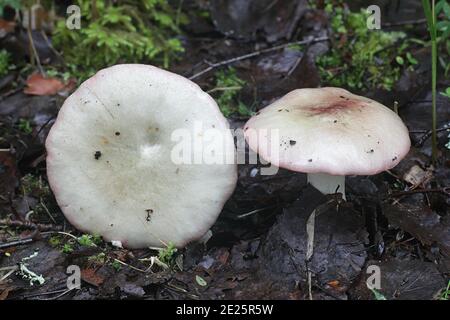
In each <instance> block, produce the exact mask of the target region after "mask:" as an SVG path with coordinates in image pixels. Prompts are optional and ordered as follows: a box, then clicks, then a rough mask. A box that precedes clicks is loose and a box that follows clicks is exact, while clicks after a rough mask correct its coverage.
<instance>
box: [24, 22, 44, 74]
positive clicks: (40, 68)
mask: <svg viewBox="0 0 450 320" xmlns="http://www.w3.org/2000/svg"><path fill="white" fill-rule="evenodd" d="M27 35H28V41H30V46H31V51H32V54H33V56H34V59H35V60H36V64H37V67H38V69H39V73H40V74H41V75H42V76H44V77H45V72H44V69H43V68H42V65H41V59H39V55H38V53H37V50H36V47H35V46H34V41H33V36H32V34H31V27H30V25H29V24H28V28H27Z"/></svg>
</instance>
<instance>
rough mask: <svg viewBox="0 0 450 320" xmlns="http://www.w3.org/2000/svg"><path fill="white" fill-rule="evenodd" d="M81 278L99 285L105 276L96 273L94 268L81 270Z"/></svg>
mask: <svg viewBox="0 0 450 320" xmlns="http://www.w3.org/2000/svg"><path fill="white" fill-rule="evenodd" d="M81 279H82V280H83V281H86V282H87V283H89V284H91V285H93V286H96V287H98V286H100V285H101V284H102V283H103V282H104V281H105V278H103V277H102V276H101V275H99V274H97V273H96V270H95V269H83V270H81Z"/></svg>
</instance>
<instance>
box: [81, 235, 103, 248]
mask: <svg viewBox="0 0 450 320" xmlns="http://www.w3.org/2000/svg"><path fill="white" fill-rule="evenodd" d="M101 243H102V237H101V236H99V235H91V234H83V235H82V236H81V237H79V238H78V244H79V245H81V246H84V247H93V246H96V245H100V244H101Z"/></svg>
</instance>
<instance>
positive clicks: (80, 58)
mask: <svg viewBox="0 0 450 320" xmlns="http://www.w3.org/2000/svg"><path fill="white" fill-rule="evenodd" d="M76 3H77V4H78V5H79V6H80V8H81V16H82V22H81V29H79V30H70V29H68V28H67V27H66V24H65V23H66V22H65V20H61V21H59V22H58V23H57V26H56V30H55V34H54V38H53V39H54V43H55V46H56V48H58V49H59V50H61V51H62V52H63V56H64V59H65V62H66V65H67V67H68V68H69V71H70V72H71V73H72V75H74V76H75V77H76V78H77V79H78V80H80V81H82V80H84V79H86V78H87V77H89V76H91V75H92V74H93V73H95V72H96V71H97V70H99V69H101V68H104V67H106V66H109V65H113V64H117V63H138V62H152V63H154V64H159V65H162V66H164V67H168V66H169V64H170V62H171V61H172V60H173V59H174V58H176V57H177V55H178V54H179V53H181V52H183V47H182V45H181V42H180V40H179V39H177V38H176V37H175V36H176V35H177V34H179V33H180V29H179V26H178V25H179V24H183V23H186V19H187V18H186V16H185V15H183V14H182V13H179V12H178V11H177V10H176V9H174V8H172V7H171V6H170V5H169V4H168V3H167V1H164V0H145V1H140V2H138V4H136V5H133V6H132V5H129V4H128V2H120V4H114V3H112V2H109V3H110V4H106V1H105V2H104V1H97V2H94V1H90V0H78V1H76ZM94 3H96V7H93V4H94Z"/></svg>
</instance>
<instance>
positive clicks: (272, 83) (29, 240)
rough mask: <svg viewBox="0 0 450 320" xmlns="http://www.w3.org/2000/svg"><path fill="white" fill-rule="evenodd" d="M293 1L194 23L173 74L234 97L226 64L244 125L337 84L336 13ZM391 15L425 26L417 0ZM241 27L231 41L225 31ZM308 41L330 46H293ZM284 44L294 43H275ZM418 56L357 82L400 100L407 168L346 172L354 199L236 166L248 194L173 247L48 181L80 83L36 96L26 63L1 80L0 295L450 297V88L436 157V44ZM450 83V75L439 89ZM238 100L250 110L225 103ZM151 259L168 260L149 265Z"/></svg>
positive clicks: (368, 92)
mask: <svg viewBox="0 0 450 320" xmlns="http://www.w3.org/2000/svg"><path fill="white" fill-rule="evenodd" d="M218 3H220V2H218ZM286 3H294V2H293V1H286ZM299 3H302V2H301V1H300V2H299ZM400 3H402V2H401V1H400ZM408 3H409V2H408V1H406V4H405V5H408ZM294 9H295V8H294ZM294 9H292V8H290V11H289V12H287V11H280V12H281V14H285V15H286V16H285V17H284V18H283V19H282V22H278V23H276V24H275V23H273V21H275V20H276V19H275V18H276V17H274V16H273V15H271V14H267V15H252V14H250V13H248V12H245V11H243V12H242V13H240V16H237V17H235V18H234V20H233V19H232V18H229V17H228V16H226V17H223V19H221V16H220V14H219V13H220V12H226V8H221V7H217V8H212V9H211V10H213V12H212V15H213V16H214V17H215V18H216V23H215V24H212V23H206V22H205V21H203V20H201V19H199V20H191V22H190V23H189V24H188V25H187V26H186V27H185V28H184V30H183V46H184V48H185V52H184V53H182V54H179V59H178V60H177V61H176V62H175V63H174V64H173V65H171V67H170V70H171V71H173V72H176V73H179V74H182V75H184V76H186V77H191V78H192V79H193V81H195V82H196V83H198V84H199V85H200V87H202V88H203V89H204V90H205V91H210V92H211V91H212V92H211V94H215V95H216V96H215V98H218V99H227V98H226V97H224V96H223V95H222V92H221V91H220V90H221V89H220V88H219V89H217V88H218V87H220V86H219V85H218V83H219V82H220V81H218V80H217V79H218V77H220V75H219V76H218V74H217V72H219V71H220V70H228V71H227V72H229V73H228V74H225V75H222V80H223V82H225V85H228V86H233V85H236V84H237V85H238V86H242V90H240V91H239V95H237V96H232V97H231V98H230V100H231V103H229V105H227V106H225V107H226V110H225V111H229V114H228V119H229V122H230V125H231V127H232V128H241V127H242V126H243V124H244V123H245V121H246V120H247V119H248V117H249V115H250V114H251V113H252V112H255V111H257V110H258V109H260V108H262V107H263V106H265V105H267V104H269V103H270V102H271V101H273V100H274V99H275V98H278V97H280V96H282V95H283V94H285V93H287V92H289V91H290V90H293V89H295V88H303V87H318V86H325V85H328V84H329V83H328V82H327V81H324V79H323V77H322V76H321V73H320V72H319V68H318V66H317V65H316V63H315V59H316V58H317V56H318V55H325V56H327V55H331V53H330V50H331V49H332V48H333V46H336V45H338V44H336V43H333V41H331V42H330V41H323V40H322V41H320V39H321V38H323V37H328V38H331V37H332V36H331V34H330V27H329V18H328V16H327V15H326V14H325V13H324V12H323V11H320V10H306V9H305V8H303V9H305V10H302V8H297V9H296V10H294ZM384 9H385V8H383V10H384ZM214 10H215V11H214ZM386 10H400V11H401V10H402V8H400V9H398V8H397V9H386ZM280 12H279V13H278V14H280ZM293 12H294V13H295V14H292V13H293ZM397 13H398V12H397ZM387 16H388V19H387V20H386V21H384V22H383V23H386V25H387V27H386V28H391V29H393V30H397V31H398V30H402V31H404V32H406V34H407V35H408V37H422V38H426V37H427V36H428V33H427V31H426V25H425V24H423V23H421V19H423V14H421V11H420V5H419V8H416V10H412V13H411V12H409V11H408V12H406V14H404V15H402V14H398V15H396V14H395V12H394V13H392V12H391V13H389V12H388V15H387ZM227 17H228V18H227ZM392 17H395V18H392ZM389 19H390V20H389ZM406 20H408V21H409V20H413V21H415V22H417V23H413V27H412V28H409V29H408V28H405V25H403V24H402V21H403V22H404V21H406ZM240 21H241V22H242V21H246V23H240ZM276 21H278V20H276ZM394 22H395V23H394ZM261 26H264V27H261ZM1 28H3V29H5V27H4V26H3V27H0V29H1ZM257 28H259V31H257V30H256V29H257ZM229 30H233V36H225V35H224V33H226V31H229ZM261 30H262V31H261ZM21 32H23V30H22V31H21V30H19V29H18V28H16V29H14V30H9V31H8V32H7V33H9V37H11V36H12V35H14V36H15V37H16V41H17V43H16V44H17V46H16V50H18V51H17V52H15V53H14V55H15V56H17V57H19V58H21V59H28V58H27V57H26V54H24V53H23V52H22V53H21V51H20V50H21V49H20V48H22V49H23V48H27V46H26V39H27V38H26V37H21V36H20V33H21ZM6 36H8V35H6ZM6 36H5V35H2V37H6ZM308 37H309V38H308ZM310 38H314V39H319V40H318V41H316V42H311V43H309V44H307V45H302V46H300V47H296V46H295V44H292V43H294V42H296V41H301V40H304V39H310ZM3 40H4V39H2V38H0V41H3ZM24 41H25V42H24ZM36 41H38V40H36ZM0 43H1V42H0ZM287 43H291V44H290V45H286V44H287ZM278 45H283V47H282V48H276V49H269V48H273V47H276V46H278ZM348 45H351V44H350V42H349V44H348ZM36 47H37V49H38V54H39V55H42V57H41V58H42V59H41V60H42V61H47V62H46V64H44V65H43V67H44V68H46V67H47V66H48V65H51V64H52V59H46V58H45V55H49V56H51V55H52V54H53V53H52V51H53V50H54V49H53V48H50V47H49V45H48V43H46V42H40V43H39V45H37V46H36ZM266 49H269V50H266ZM23 50H24V49H23ZM414 50H415V51H414V56H415V57H416V59H417V60H418V61H416V63H415V65H414V67H413V68H403V69H402V70H401V74H400V75H399V77H398V79H396V81H395V83H394V84H393V86H392V88H391V89H390V90H386V89H383V88H365V87H362V88H359V89H357V90H353V91H356V92H355V93H359V94H362V95H365V96H367V97H369V98H372V99H374V100H377V101H379V102H381V103H383V104H385V105H387V106H393V104H394V101H397V102H398V110H399V115H400V117H401V118H402V119H403V121H404V122H405V123H406V125H407V127H408V129H409V131H410V136H411V141H412V147H411V151H410V152H409V154H408V155H407V156H406V158H405V159H404V160H403V161H402V162H401V163H400V164H399V165H398V166H397V167H395V168H393V169H392V170H389V171H387V172H383V173H381V174H378V175H374V176H355V177H348V179H347V201H346V202H342V201H339V199H338V198H336V197H335V196H334V195H332V196H327V197H326V196H323V195H321V194H320V193H318V192H317V191H316V190H315V189H314V188H312V187H311V186H309V185H307V183H306V177H305V175H304V174H301V173H295V172H292V171H287V170H282V169H281V170H279V172H278V173H277V174H276V175H274V176H262V175H260V174H259V172H260V171H259V170H260V168H261V165H251V164H248V165H239V179H238V184H237V188H236V190H235V192H234V194H233V195H232V197H231V198H230V199H229V201H228V202H227V203H226V205H225V207H224V209H223V212H222V213H221V215H220V217H219V219H218V221H217V222H216V223H215V225H214V226H213V227H212V237H211V238H210V239H209V240H208V241H207V242H206V243H193V244H190V245H189V246H188V247H186V248H185V249H182V250H178V251H176V252H175V250H173V249H172V248H166V249H164V250H162V251H160V252H158V251H155V250H150V249H146V250H126V249H122V248H117V247H113V246H112V245H111V244H108V243H105V242H103V241H102V240H101V239H97V238H96V237H92V236H88V235H82V234H81V233H79V232H78V231H77V230H75V229H74V228H73V227H72V226H71V225H70V224H69V223H68V222H66V220H65V219H64V216H63V214H62V212H61V211H60V209H59V208H58V206H57V204H56V202H55V199H54V197H53V195H52V193H51V190H50V188H49V186H48V183H47V178H46V168H45V157H46V153H45V147H44V142H45V138H46V135H47V133H48V131H49V129H50V128H51V126H52V124H53V122H54V120H55V118H56V115H57V113H58V110H59V108H60V107H61V105H62V103H63V101H64V99H65V98H66V97H67V96H68V94H69V93H70V92H71V91H73V90H74V87H75V86H74V85H73V83H72V84H66V85H64V86H61V87H60V88H58V90H57V92H53V93H52V94H48V93H45V94H39V93H38V94H33V92H30V90H31V89H30V85H29V82H27V81H29V79H27V78H28V76H29V74H30V73H31V72H30V70H29V69H28V73H24V72H18V71H17V70H13V71H11V72H9V73H8V74H6V75H5V76H3V77H1V78H0V181H1V183H0V300H3V299H83V300H85V299H117V298H119V299H309V298H311V299H318V300H320V299H338V300H347V299H381V298H382V297H385V298H386V299H389V300H390V299H439V298H442V297H444V296H445V291H446V290H447V295H448V290H449V288H448V284H449V278H450V213H449V204H450V150H449V149H447V148H446V146H445V145H446V144H447V143H448V132H447V128H448V125H449V119H450V108H449V107H450V98H448V97H446V96H444V95H441V94H438V97H437V112H438V128H439V131H438V146H439V154H438V160H437V162H436V163H435V164H432V161H431V139H430V132H429V130H430V128H431V84H430V78H431V76H430V63H429V59H430V58H429V57H430V49H429V47H425V48H418V47H416V49H414ZM248 53H252V55H251V56H250V57H243V56H244V55H246V54H248ZM229 59H232V60H231V61H227V60H229ZM223 61H226V62H225V63H221V62H223ZM229 67H232V69H230V68H229ZM208 68H210V69H211V70H209V69H208ZM205 69H208V71H207V72H205V73H202V71H204V70H205ZM230 70H231V71H230ZM230 72H231V73H232V74H230ZM199 73H200V74H199ZM233 77H235V78H233ZM239 79H241V80H239ZM227 81H228V82H229V83H228V84H227ZM230 83H231V84H230ZM219 84H220V83H219ZM448 86H450V82H449V81H448V77H447V78H446V77H445V76H444V75H443V73H441V74H440V76H439V78H438V91H444V90H445V88H446V87H448ZM39 89H42V88H39V85H38V91H39ZM31 91H32V90H31ZM223 103H226V102H223ZM227 103H228V102H227ZM219 104H220V103H219ZM239 105H240V106H243V107H242V108H243V110H241V111H239V112H235V110H229V108H231V109H233V108H234V109H236V108H239V107H238V106H239ZM227 108H228V109H227ZM319 206H320V208H321V213H320V215H317V217H316V219H315V223H314V228H313V232H314V242H313V243H314V251H313V252H314V253H313V255H312V257H311V258H310V259H307V243H308V239H310V236H311V235H310V234H309V233H310V232H311V231H307V228H306V225H307V224H308V218H309V217H310V215H311V213H312V212H313V211H314V209H317V208H319ZM152 257H158V258H159V260H161V261H163V262H164V263H165V264H166V265H167V266H168V268H166V266H165V265H163V264H158V263H156V264H154V265H153V266H151V261H152ZM153 261H154V259H153ZM70 265H78V266H80V267H81V279H82V286H81V289H73V290H68V289H67V278H68V273H67V268H68V267H69V266H70ZM369 266H378V267H379V268H380V270H381V288H380V289H379V290H377V291H375V292H373V291H371V290H369V289H368V288H367V286H366V279H367V278H368V277H369V276H370V275H371V271H370V270H373V267H371V268H369Z"/></svg>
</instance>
